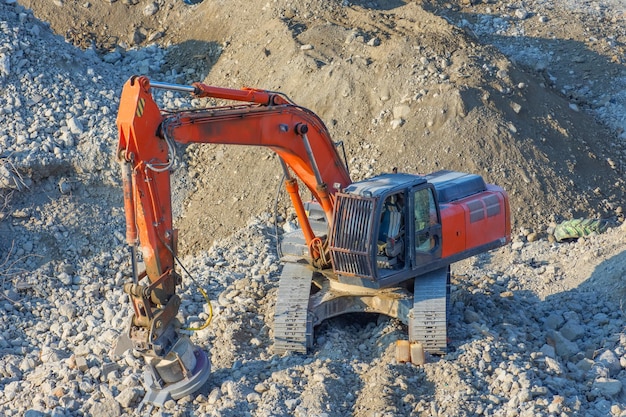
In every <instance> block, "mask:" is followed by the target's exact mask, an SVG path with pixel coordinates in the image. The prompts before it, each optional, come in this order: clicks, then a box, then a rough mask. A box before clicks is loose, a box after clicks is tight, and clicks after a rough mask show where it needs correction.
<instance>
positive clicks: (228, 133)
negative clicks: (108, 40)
mask: <svg viewBox="0 0 626 417" xmlns="http://www.w3.org/2000/svg"><path fill="white" fill-rule="evenodd" d="M155 87H156V88H166V89H170V90H178V91H183V92H189V93H191V94H193V95H195V96H196V97H213V98H219V99H229V100H235V101H239V102H241V104H238V105H234V106H226V107H211V108H207V109H201V110H189V111H180V112H167V111H164V110H161V109H160V108H159V107H158V105H157V104H156V102H155V100H154V98H153V95H152V89H153V88H155ZM117 125H118V130H119V145H118V150H117V155H118V158H119V161H120V163H121V167H122V177H123V184H124V206H125V213H126V240H127V243H128V244H129V246H130V247H131V253H132V255H131V257H132V265H133V282H132V283H128V284H126V285H125V287H124V289H125V291H126V292H127V293H128V294H129V295H130V297H131V300H132V304H133V309H134V315H133V317H132V321H131V324H130V326H129V327H130V328H129V331H128V334H127V335H125V343H122V344H121V347H119V348H118V351H121V350H124V349H126V348H129V347H134V348H137V349H141V350H143V351H144V352H146V354H147V355H148V356H151V357H155V358H162V357H164V356H166V355H168V354H170V352H172V351H176V350H177V349H176V348H175V346H176V344H177V343H178V339H179V334H178V331H177V330H176V323H175V316H176V314H177V312H178V307H179V305H180V299H179V297H178V296H177V295H176V286H177V284H178V283H179V279H180V278H179V276H178V274H177V273H176V272H175V265H174V264H175V260H176V246H177V233H176V230H175V229H174V228H173V224H172V210H171V190H170V170H171V169H172V166H173V164H174V162H175V153H176V144H190V143H210V144H233V145H251V146H263V147H267V148H269V149H271V150H273V151H274V152H275V153H276V154H277V155H278V156H279V157H280V160H281V163H282V166H283V170H284V172H285V174H286V178H287V180H286V188H287V190H288V192H289V195H290V198H291V200H292V203H293V205H294V208H295V210H296V214H297V216H298V220H299V222H300V225H301V227H302V229H303V232H304V237H305V240H306V242H307V244H308V246H309V253H310V256H311V261H312V263H313V264H314V265H315V266H317V267H325V266H328V265H329V264H330V258H329V256H328V254H327V248H326V246H325V244H324V243H325V242H323V241H322V240H321V239H320V238H319V237H317V236H315V235H314V233H313V231H312V228H311V226H310V224H309V221H308V218H307V216H306V212H305V209H304V206H303V203H302V200H301V198H300V196H299V191H298V185H297V180H296V178H297V179H299V180H301V181H302V183H304V185H305V186H306V187H307V188H308V189H309V190H310V191H311V193H312V194H313V196H314V198H315V199H316V200H317V201H318V202H319V203H320V205H321V206H322V208H323V210H324V212H325V214H326V218H327V220H328V222H329V224H331V222H332V212H333V204H334V194H335V192H337V191H339V190H342V189H343V188H345V187H346V186H347V185H349V184H350V183H351V180H350V177H349V174H348V171H347V169H346V167H345V165H344V163H343V162H342V160H341V158H340V157H339V154H338V153H337V150H336V148H335V144H334V143H333V142H332V140H331V138H330V135H329V133H328V131H327V129H326V127H325V126H324V123H323V122H322V121H321V120H320V119H319V118H318V117H317V116H316V115H315V114H314V113H312V112H310V111H309V110H307V109H304V108H302V107H299V106H297V105H295V104H293V103H292V102H290V101H289V100H288V99H287V98H286V97H284V96H282V95H280V94H277V93H272V92H268V91H263V90H252V89H243V90H233V89H227V88H218V87H210V86H206V85H204V84H199V83H196V84H194V85H193V86H181V85H176V84H164V83H151V82H150V80H149V79H148V78H146V77H132V78H131V79H130V80H128V81H127V83H126V84H125V85H124V88H123V91H122V96H121V102H120V108H119V112H118V117H117ZM292 173H293V175H292ZM138 247H139V248H140V249H141V252H142V255H143V262H144V264H145V272H142V273H138V271H137V262H136V250H137V248H138ZM144 276H145V277H147V278H148V281H149V284H147V285H143V284H139V281H140V280H141V279H142V278H143V277H144ZM118 346H120V343H118ZM183 353H184V352H183ZM176 355H178V356H183V355H182V354H181V355H179V354H178V353H177V354H176ZM157 362H158V361H157ZM154 368H156V370H157V372H156V378H157V379H158V378H159V377H161V376H162V375H158V374H159V367H158V365H155V366H154ZM169 368H171V366H169V365H168V369H167V371H163V372H161V373H172V372H171V370H170V369H169ZM183 368H184V367H183ZM191 371H192V370H190V369H182V371H181V375H183V376H184V375H185V373H186V372H187V373H193V372H191ZM176 372H177V371H176ZM176 372H174V373H176ZM165 379H172V378H165ZM173 379H176V377H173Z"/></svg>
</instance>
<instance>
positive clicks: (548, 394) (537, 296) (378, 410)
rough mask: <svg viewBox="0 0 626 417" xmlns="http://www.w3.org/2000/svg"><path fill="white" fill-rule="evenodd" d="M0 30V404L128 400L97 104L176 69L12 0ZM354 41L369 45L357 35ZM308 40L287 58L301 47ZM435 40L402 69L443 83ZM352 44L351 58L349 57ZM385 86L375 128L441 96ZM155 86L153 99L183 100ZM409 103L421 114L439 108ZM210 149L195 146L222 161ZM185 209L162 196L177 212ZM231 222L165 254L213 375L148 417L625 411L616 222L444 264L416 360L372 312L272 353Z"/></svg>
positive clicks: (116, 229) (268, 278)
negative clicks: (47, 20)
mask: <svg viewBox="0 0 626 417" xmlns="http://www.w3.org/2000/svg"><path fill="white" fill-rule="evenodd" d="M56 3H57V5H55V7H64V4H65V3H69V2H60V1H59V2H56ZM107 3H110V4H111V5H110V7H113V6H114V3H116V2H114V1H111V2H107ZM120 3H124V4H126V5H135V4H136V3H137V2H134V1H124V2H120ZM346 3H347V2H346ZM154 4H159V5H160V4H161V3H160V2H155V3H154ZM372 4H374V6H368V7H375V4H376V3H375V2H372ZM470 4H471V3H470ZM533 4H534V3H532V2H531V3H530V4H526V6H525V7H527V8H528V9H524V11H520V12H519V13H518V12H517V10H520V9H517V8H516V9H512V10H515V11H512V12H511V11H510V12H511V15H512V16H514V18H515V19H517V20H516V21H515V23H519V22H529V21H532V20H533V18H534V17H535V16H536V14H535V13H536V12H537V11H538V9H535V8H533ZM567 4H568V5H572V7H573V4H574V3H572V2H567ZM485 5H486V7H496V6H497V7H500V6H501V5H500V4H497V3H496V4H494V3H485ZM148 6H149V4H148ZM346 6H347V5H346ZM198 7H200V6H198ZM143 10H146V9H143ZM539 11H541V12H542V13H543V12H544V11H543V10H539ZM601 11H602V13H609V12H608V11H606V10H605V9H601ZM142 13H143V12H142ZM155 13H156V12H155ZM296 15H297V14H296V13H294V14H293V15H292V18H294V17H295V16H296ZM546 15H549V13H546ZM491 22H492V23H493V25H494V27H500V26H502V27H503V28H504V27H506V24H507V22H506V21H502V22H500V21H497V20H495V19H492V20H491ZM413 23H414V22H413ZM543 23H545V22H543ZM0 31H1V32H2V34H3V36H0V87H1V88H0V112H2V117H1V118H0V126H1V127H2V128H1V129H0V149H1V152H2V159H1V160H0V161H1V162H2V163H1V164H0V167H2V168H3V169H2V170H0V181H1V182H0V187H1V189H2V190H6V191H10V192H13V199H12V200H11V201H10V202H8V203H6V204H5V206H3V207H2V210H0V212H2V213H3V215H2V216H1V217H0V234H1V235H2V237H3V239H2V240H1V241H0V250H1V251H0V255H2V256H1V257H0V277H1V278H2V279H1V281H0V282H1V284H2V286H1V288H0V289H1V291H2V292H1V293H0V294H1V295H2V297H1V298H0V329H1V330H0V352H2V355H0V376H1V378H0V414H3V415H7V416H18V415H19V416H21V415H25V416H31V417H32V416H43V415H52V416H69V415H92V416H120V415H132V414H133V413H134V411H135V409H136V406H137V405H138V403H139V401H140V400H141V398H142V397H143V395H144V394H145V389H144V387H143V386H142V383H141V382H142V371H143V365H144V364H143V359H142V358H141V355H139V354H138V353H137V352H133V351H129V352H126V353H125V354H124V355H122V356H121V357H115V356H113V355H112V354H111V347H112V345H113V344H114V343H115V340H116V338H117V336H118V335H119V334H120V332H122V331H123V329H124V328H125V325H126V323H127V320H128V317H129V314H130V310H131V308H130V305H129V300H128V297H127V295H125V294H124V293H123V292H122V289H121V287H122V284H123V283H124V282H127V281H128V280H129V278H128V274H129V269H130V266H129V256H128V253H127V249H126V248H125V246H124V240H125V239H124V235H123V231H124V224H123V222H124V216H123V212H122V210H123V209H122V196H121V189H120V187H119V180H118V179H117V166H116V164H115V160H114V158H113V157H112V153H113V149H114V148H115V144H116V134H117V133H116V131H115V109H116V106H117V97H118V96H119V92H120V89H121V86H122V84H123V82H124V81H125V80H126V79H127V77H128V76H129V75H130V74H131V73H133V72H137V71H138V69H139V71H138V72H141V73H147V74H150V75H155V76H159V77H160V78H161V80H164V81H168V80H175V79H177V78H178V77H180V76H181V73H179V72H177V71H174V70H173V69H171V68H170V69H167V70H166V69H164V66H165V60H166V58H165V56H166V54H165V52H164V51H163V50H162V49H160V48H159V47H157V46H152V47H148V48H145V49H141V50H136V51H132V50H124V49H120V50H116V51H115V52H111V53H109V54H107V55H98V54H96V53H95V52H94V51H93V50H87V51H81V50H77V49H74V48H72V47H70V45H68V44H66V43H65V42H64V41H63V40H62V39H61V38H60V37H58V36H56V35H54V34H53V33H52V32H51V31H50V30H49V29H48V28H47V25H45V24H43V23H42V22H40V21H38V20H37V19H35V18H34V17H33V15H32V13H31V12H30V11H28V10H26V9H25V8H23V7H21V6H19V5H18V4H17V2H15V1H13V0H5V1H4V3H3V4H0ZM381 32H382V31H381ZM343 35H344V36H341V37H340V39H341V42H342V43H343V42H344V39H347V38H348V36H347V35H346V34H343ZM366 35H368V34H366V33H361V32H358V31H357V32H356V35H355V36H354V37H353V38H352V39H351V42H350V43H348V44H349V45H352V43H355V44H356V45H354V47H355V48H356V47H358V48H360V47H361V46H363V47H364V48H365V47H368V48H370V49H375V50H381V49H383V48H384V44H385V42H386V40H387V38H386V37H385V36H383V35H384V34H383V33H378V34H376V35H375V36H369V35H368V36H366ZM368 39H369V40H368ZM372 39H379V41H380V44H378V42H372V43H371V45H370V41H371V40H372ZM307 44H309V43H303V45H307ZM310 45H312V46H314V47H313V48H312V49H305V50H304V51H298V53H313V52H315V51H318V47H317V43H310ZM374 46H375V47H376V48H372V47H374ZM443 55H445V54H443V53H436V51H435V50H428V51H426V50H422V56H421V58H423V59H419V60H417V61H416V64H415V65H416V67H415V69H416V71H417V72H418V73H416V76H418V77H422V79H424V80H426V79H430V80H431V81H433V82H437V83H438V82H440V81H442V80H444V79H445V76H444V75H445V74H446V72H445V71H446V70H445V68H449V67H450V63H449V62H448V61H447V60H445V59H444V58H446V57H445V56H443ZM270 56H271V55H270ZM347 58H348V57H346V59H347ZM361 58H362V57H361ZM361 58H359V57H357V56H356V55H355V56H353V57H351V58H350V59H351V60H353V62H355V63H356V64H355V65H368V64H367V60H364V59H361ZM458 70H459V71H461V70H462V69H461V68H458ZM390 71H391V69H390ZM493 74H494V77H495V78H494V79H498V80H502V79H506V77H507V76H509V75H508V73H507V72H506V71H504V72H502V71H493ZM192 75H194V74H192V73H185V74H183V75H182V76H184V77H187V76H192ZM516 85H519V84H516ZM520 88H525V87H520ZM384 90H385V89H384V88H382V89H381V90H377V91H375V93H376V94H375V95H376V97H377V100H378V99H380V101H381V102H382V103H389V108H388V109H387V111H382V112H381V113H380V118H378V119H377V120H376V122H375V123H372V125H376V124H378V123H380V122H381V121H384V123H382V125H384V126H385V127H384V128H385V129H387V128H392V127H393V125H392V123H393V122H394V121H396V120H405V121H406V122H407V124H402V123H400V122H395V124H398V126H396V131H398V130H401V129H404V128H406V127H407V125H408V124H410V122H411V120H412V119H413V120H414V119H415V118H417V117H418V116H416V115H415V114H414V113H412V111H414V110H415V107H414V104H415V101H417V100H424V101H427V102H428V103H432V104H440V103H442V102H441V101H439V100H440V99H441V95H443V94H449V95H451V96H455V94H457V93H458V91H455V90H453V89H450V90H446V89H443V90H437V89H434V90H427V89H425V88H421V85H420V89H417V90H416V94H415V95H414V96H413V95H411V98H409V99H408V100H407V101H404V100H402V99H399V100H395V99H392V97H396V96H395V92H393V91H384ZM342 93H345V94H347V95H350V94H355V93H356V90H355V89H353V88H352V89H351V88H346V89H345V90H342ZM159 94H160V95H159V99H160V100H162V102H163V103H164V106H165V107H169V108H180V106H181V105H189V106H192V107H193V106H196V105H198V104H199V103H198V102H196V101H191V102H187V101H184V100H181V99H180V98H179V97H178V96H175V95H173V94H170V93H162V94H161V93H159ZM508 103H509V102H508V101H507V104H506V105H507V106H509V107H510V104H508ZM436 108H439V107H436ZM515 108H516V107H513V108H512V110H513V112H514V113H515V114H518V111H515ZM525 109H526V105H520V107H519V108H518V110H519V113H520V114H521V113H524V111H526V110H525ZM457 110H458V111H459V112H458V113H457V114H458V115H459V117H461V116H460V114H461V113H463V112H462V111H461V110H462V109H457ZM583 110H584V108H583ZM446 111H451V110H450V108H448V110H446ZM455 111H456V110H455ZM463 114H464V113H463ZM424 115H425V116H427V118H430V119H428V120H429V121H432V124H431V125H430V126H429V127H433V126H435V124H436V123H437V122H436V121H437V118H438V117H440V115H441V114H439V115H437V114H434V113H425V114H424ZM368 121H369V119H368ZM428 123H429V122H426V125H428ZM220 151H221V152H222V153H221V154H220ZM380 157H381V151H380V149H378V145H377V144H372V143H367V142H365V141H363V142H361V143H360V144H359V148H358V152H356V154H355V156H353V157H352V158H353V159H351V161H350V162H351V164H350V165H351V169H352V170H353V171H354V173H355V174H356V175H358V176H366V175H367V176H370V175H371V174H372V173H374V172H375V171H376V169H377V168H376V162H375V161H376V159H377V158H380ZM185 158H188V160H187V159H185ZM185 158H183V161H181V165H182V166H181V169H179V171H178V172H177V173H176V178H175V181H177V182H178V183H179V184H181V185H185V186H189V187H188V189H191V190H193V189H194V186H195V185H197V184H198V183H201V182H202V181H205V180H204V179H202V178H205V176H197V177H192V176H193V175H194V170H193V169H198V168H199V167H201V166H202V164H201V160H200V159H194V153H193V151H190V152H189V153H188V154H187V155H186V156H185ZM224 158H225V157H224V154H223V151H222V150H221V149H219V148H218V149H217V150H216V149H213V161H215V162H216V164H217V163H221V164H222V165H220V169H222V170H223V169H224V166H225V165H226V163H225V162H220V161H221V160H222V159H224ZM615 159H618V158H617V157H615ZM185 163H187V164H188V165H185ZM189 167H190V168H191V169H189V170H188V168H189ZM222 174H223V173H222ZM215 177H216V178H217V177H218V176H215ZM20 184H21V185H20ZM175 197H176V198H175V200H176V201H175V203H176V204H177V205H179V206H184V205H185V204H186V201H187V200H185V199H184V198H183V197H184V196H182V197H181V196H180V195H178V194H177V195H175ZM220 198H223V199H226V198H227V197H223V195H222V197H220ZM241 198H243V197H242V196H237V195H235V196H234V197H233V199H234V200H237V201H239V199H241ZM212 200H213V204H218V202H217V201H215V197H212ZM207 207H212V206H207ZM184 208H185V207H183V208H181V207H178V208H175V210H176V212H177V213H179V214H178V216H179V217H184V215H185V213H187V212H186V211H185V210H184ZM205 208H206V207H205ZM284 220H286V221H291V220H293V216H290V215H287V216H285V218H284ZM197 221H198V222H199V221H200V220H197ZM246 221H247V223H241V224H238V225H237V228H238V230H237V232H236V233H234V234H232V235H230V236H229V237H226V238H223V239H218V240H217V241H216V243H215V244H214V245H213V246H211V247H210V248H204V249H202V250H198V251H197V253H190V254H188V255H187V256H185V257H183V260H182V262H183V264H185V265H186V267H187V270H188V271H189V272H190V273H191V274H192V275H193V276H194V278H195V281H196V282H198V283H199V284H200V285H201V286H202V287H203V288H204V289H206V290H207V292H208V293H209V296H210V299H211V300H212V303H213V310H214V313H215V318H214V320H213V323H212V325H211V326H209V327H208V328H207V329H205V330H202V331H199V332H196V333H194V334H193V335H192V339H193V341H194V343H196V344H198V345H199V346H201V347H203V348H204V349H205V350H206V351H207V352H209V354H210V357H211V361H212V367H213V373H212V375H211V377H210V379H209V382H208V383H207V384H206V385H205V386H204V387H203V388H202V389H201V390H200V391H199V392H197V393H194V394H193V395H190V396H187V397H184V398H182V399H180V400H178V401H173V400H170V401H167V402H166V403H165V407H164V409H162V410H154V412H153V415H159V416H162V415H173V416H182V415H215V416H242V415H252V416H264V415H275V416H292V415H295V416H310V415H317V416H335V415H340V416H344V415H345V416H348V415H356V416H366V415H367V416H370V415H378V416H391V415H431V416H434V415H455V416H473V415H521V416H537V415H544V416H548V415H586V416H607V415H614V416H619V415H626V401H625V393H624V383H626V334H625V333H624V311H623V305H622V303H623V299H624V295H625V291H624V284H623V274H624V270H626V257H624V255H623V248H624V243H625V242H624V239H625V237H624V236H625V234H624V227H623V226H622V227H610V228H608V229H607V230H606V231H605V232H604V233H602V234H598V235H590V236H584V237H582V238H580V239H578V240H576V241H573V242H567V243H557V242H556V241H554V240H550V238H549V237H550V236H551V233H549V232H550V230H548V229H550V227H554V226H556V223H555V224H554V226H550V227H546V228H545V230H539V229H537V230H533V229H531V228H530V227H524V228H522V229H519V230H517V229H516V230H515V231H514V242H513V243H512V244H511V245H509V246H507V247H505V248H502V249H500V250H497V251H493V252H491V253H488V254H483V255H480V256H477V257H474V258H472V259H469V260H466V261H463V262H460V263H458V264H455V265H454V267H453V280H452V292H451V309H450V328H449V337H450V353H449V354H448V355H446V356H445V357H443V358H439V357H432V356H428V357H427V358H426V363H425V364H424V365H423V366H420V367H415V366H412V365H409V364H400V363H396V361H395V346H396V342H397V340H399V339H404V338H406V332H407V330H406V328H405V326H403V325H402V324H401V323H399V322H397V321H396V320H391V319H389V318H386V317H382V316H381V317H378V316H368V315H348V316H344V317H338V318H335V319H331V320H328V321H326V322H324V323H323V324H322V325H320V326H319V328H317V329H316V332H315V346H314V350H313V352H311V353H310V354H309V355H306V356H302V355H295V354H291V355H290V354H288V355H282V356H279V355H276V354H274V353H273V351H272V335H273V329H272V326H273V318H272V314H273V305H274V302H275V297H276V288H277V279H278V276H279V274H280V268H281V267H280V264H279V263H278V256H277V254H276V235H275V234H276V230H275V228H274V224H273V215H270V214H267V213H263V214H261V215H259V216H256V217H253V218H246ZM196 228H198V225H197V224H196ZM180 294H181V296H182V298H183V303H182V306H181V309H180V317H179V318H180V320H181V322H184V323H191V324H193V323H201V322H203V321H204V320H205V319H206V318H207V315H208V306H206V304H204V299H203V297H202V296H201V294H200V293H199V292H198V289H197V288H196V286H195V284H194V282H193V281H192V280H190V279H189V278H188V277H186V276H184V277H183V283H182V285H181V287H180Z"/></svg>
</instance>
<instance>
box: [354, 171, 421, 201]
mask: <svg viewBox="0 0 626 417" xmlns="http://www.w3.org/2000/svg"><path fill="white" fill-rule="evenodd" d="M425 182H426V178H424V177H422V176H420V175H412V174H403V173H400V174H380V175H377V176H375V177H372V178H369V179H367V180H363V181H358V182H355V183H352V184H350V185H349V186H347V187H346V188H345V189H344V192H345V193H347V194H353V195H358V196H361V197H381V196H385V195H387V194H389V193H391V192H398V191H402V190H406V189H408V188H411V187H414V186H416V185H420V184H423V183H425Z"/></svg>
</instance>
